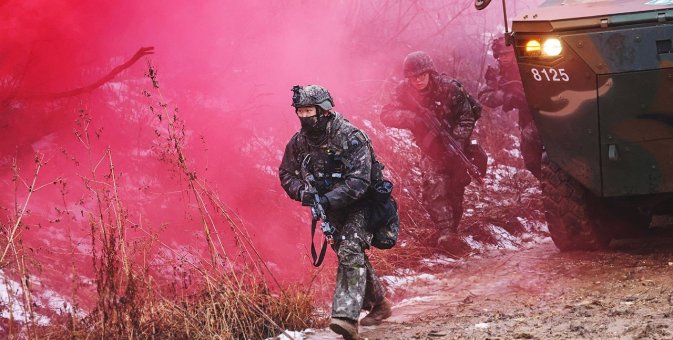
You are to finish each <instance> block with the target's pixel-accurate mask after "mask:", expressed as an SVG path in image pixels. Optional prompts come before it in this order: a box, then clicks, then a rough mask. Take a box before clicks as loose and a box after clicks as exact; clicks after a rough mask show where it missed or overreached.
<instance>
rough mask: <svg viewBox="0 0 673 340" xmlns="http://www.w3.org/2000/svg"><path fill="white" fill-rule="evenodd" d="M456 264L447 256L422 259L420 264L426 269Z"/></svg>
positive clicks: (454, 260)
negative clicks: (426, 267)
mask: <svg viewBox="0 0 673 340" xmlns="http://www.w3.org/2000/svg"><path fill="white" fill-rule="evenodd" d="M456 262H458V261H457V260H456V259H452V258H450V257H448V256H444V255H439V256H436V257H433V258H431V259H422V260H421V264H423V265H426V266H428V267H434V266H438V265H440V266H441V265H447V264H452V263H456Z"/></svg>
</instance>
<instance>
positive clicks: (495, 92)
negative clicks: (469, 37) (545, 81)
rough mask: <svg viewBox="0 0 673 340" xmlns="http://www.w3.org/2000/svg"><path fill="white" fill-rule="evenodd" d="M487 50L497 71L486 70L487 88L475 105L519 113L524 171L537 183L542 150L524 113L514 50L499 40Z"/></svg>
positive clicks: (531, 120)
mask: <svg viewBox="0 0 673 340" xmlns="http://www.w3.org/2000/svg"><path fill="white" fill-rule="evenodd" d="M491 50H492V51H493V57H494V58H495V59H496V60H497V61H498V67H497V68H493V67H491V66H489V67H488V69H487V70H486V75H485V76H484V78H485V80H486V85H487V88H486V89H485V90H483V91H481V92H480V93H479V101H480V102H481V103H482V104H484V105H486V106H488V107H490V108H496V107H499V106H501V107H502V110H503V111H505V112H507V111H510V110H514V109H517V110H518V111H519V112H518V113H519V130H520V131H521V143H520V144H521V146H520V149H521V155H522V156H523V161H524V164H525V166H526V169H528V171H530V172H531V173H532V174H533V175H534V176H535V177H536V178H537V179H540V176H541V172H542V170H541V166H542V153H543V147H542V142H541V140H540V135H539V134H538V131H537V127H536V126H535V122H534V121H533V116H532V114H531V113H530V110H529V109H528V102H527V101H526V94H525V93H524V90H523V84H522V83H521V76H520V75H519V67H518V65H517V64H516V57H515V56H514V49H513V48H512V46H507V45H506V44H505V38H504V37H499V38H497V39H495V40H493V43H492V44H491Z"/></svg>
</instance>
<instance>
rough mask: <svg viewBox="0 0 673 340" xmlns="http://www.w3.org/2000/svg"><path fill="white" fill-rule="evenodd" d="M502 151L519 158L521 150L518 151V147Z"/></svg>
mask: <svg viewBox="0 0 673 340" xmlns="http://www.w3.org/2000/svg"><path fill="white" fill-rule="evenodd" d="M504 152H505V153H506V154H508V155H510V156H512V157H514V158H521V151H519V149H509V150H504Z"/></svg>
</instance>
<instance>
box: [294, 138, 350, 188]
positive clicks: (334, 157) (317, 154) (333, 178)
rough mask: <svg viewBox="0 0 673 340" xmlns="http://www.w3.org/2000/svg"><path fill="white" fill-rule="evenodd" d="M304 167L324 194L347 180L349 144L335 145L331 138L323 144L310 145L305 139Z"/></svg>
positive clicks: (316, 186)
mask: <svg viewBox="0 0 673 340" xmlns="http://www.w3.org/2000/svg"><path fill="white" fill-rule="evenodd" d="M302 144H304V145H303V146H304V147H303V149H304V152H303V153H302V154H303V155H304V156H303V160H302V169H303V171H305V172H307V174H308V175H310V176H311V180H313V182H314V186H315V188H316V190H318V193H319V194H321V195H322V194H324V193H326V192H328V191H330V190H332V189H333V188H334V186H335V185H336V184H338V183H341V182H343V181H344V180H345V173H346V171H347V169H348V164H347V163H348V161H347V160H346V159H345V158H346V157H345V156H346V154H345V152H348V145H334V144H333V143H332V142H331V141H330V140H329V139H328V141H327V142H325V143H323V144H322V145H319V146H317V145H310V144H309V143H308V141H307V140H304V143H302Z"/></svg>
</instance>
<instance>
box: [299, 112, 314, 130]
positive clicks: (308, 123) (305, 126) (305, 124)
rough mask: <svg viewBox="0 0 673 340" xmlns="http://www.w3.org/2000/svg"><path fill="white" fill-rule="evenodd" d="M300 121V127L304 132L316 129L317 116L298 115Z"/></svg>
mask: <svg viewBox="0 0 673 340" xmlns="http://www.w3.org/2000/svg"><path fill="white" fill-rule="evenodd" d="M299 121H300V122H301V129H302V130H304V131H306V132H314V131H316V130H318V116H317V115H316V116H313V117H299Z"/></svg>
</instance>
